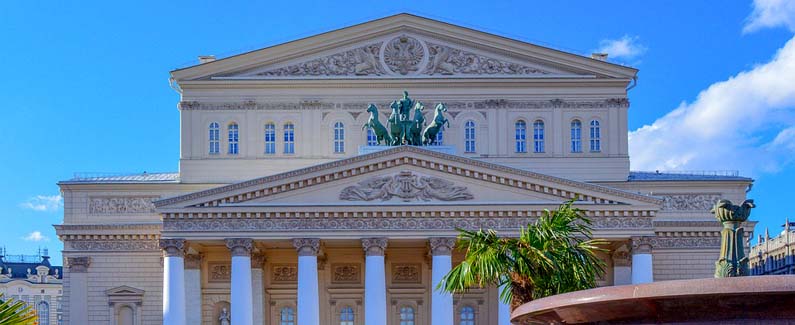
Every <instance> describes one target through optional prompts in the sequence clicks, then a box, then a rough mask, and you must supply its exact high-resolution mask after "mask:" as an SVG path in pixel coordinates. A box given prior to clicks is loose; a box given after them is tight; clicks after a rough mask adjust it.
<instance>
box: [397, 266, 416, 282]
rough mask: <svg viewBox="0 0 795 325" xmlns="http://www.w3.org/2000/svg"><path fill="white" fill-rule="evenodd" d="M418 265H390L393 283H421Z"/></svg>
mask: <svg viewBox="0 0 795 325" xmlns="http://www.w3.org/2000/svg"><path fill="white" fill-rule="evenodd" d="M421 272H422V271H421V268H420V264H392V282H393V283H421V282H422V280H421V279H422V277H421V276H422V274H421Z"/></svg>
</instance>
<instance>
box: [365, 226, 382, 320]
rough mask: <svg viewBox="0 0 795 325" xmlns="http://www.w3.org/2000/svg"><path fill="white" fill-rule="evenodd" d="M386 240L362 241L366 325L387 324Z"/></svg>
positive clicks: (369, 239) (367, 239)
mask: <svg viewBox="0 0 795 325" xmlns="http://www.w3.org/2000/svg"><path fill="white" fill-rule="evenodd" d="M386 244H387V240H386V238H366V239H362V248H364V255H365V262H364V324H386V313H387V310H386V270H385V268H384V249H386Z"/></svg>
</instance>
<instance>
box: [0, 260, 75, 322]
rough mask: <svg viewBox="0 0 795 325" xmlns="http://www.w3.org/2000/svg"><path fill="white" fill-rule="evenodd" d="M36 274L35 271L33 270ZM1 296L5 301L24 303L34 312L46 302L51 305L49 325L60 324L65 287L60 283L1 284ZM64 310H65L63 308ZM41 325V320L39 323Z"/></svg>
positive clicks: (16, 281) (18, 282)
mask: <svg viewBox="0 0 795 325" xmlns="http://www.w3.org/2000/svg"><path fill="white" fill-rule="evenodd" d="M33 272H35V270H33ZM0 294H2V295H3V299H4V300H9V299H13V300H16V301H24V302H25V303H26V304H27V305H28V306H31V308H32V310H36V306H37V304H38V303H39V302H40V301H42V300H44V301H46V302H47V303H48V304H49V307H50V308H49V316H50V317H49V324H51V325H56V324H58V314H60V312H59V311H58V304H59V302H61V301H60V299H62V296H63V286H62V285H61V284H60V283H30V282H27V281H22V280H14V281H10V282H5V283H0ZM62 310H64V309H63V308H62ZM39 323H40V324H41V320H40V321H39Z"/></svg>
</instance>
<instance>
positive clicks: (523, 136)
mask: <svg viewBox="0 0 795 325" xmlns="http://www.w3.org/2000/svg"><path fill="white" fill-rule="evenodd" d="M514 129H515V131H516V132H515V133H516V136H515V137H514V138H515V140H516V152H527V123H525V122H524V121H522V120H518V121H516V123H514Z"/></svg>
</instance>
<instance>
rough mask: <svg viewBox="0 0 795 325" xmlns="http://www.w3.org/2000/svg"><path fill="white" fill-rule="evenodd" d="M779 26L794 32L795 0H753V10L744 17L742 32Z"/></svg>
mask: <svg viewBox="0 0 795 325" xmlns="http://www.w3.org/2000/svg"><path fill="white" fill-rule="evenodd" d="M780 26H783V27H786V28H788V29H789V30H790V31H792V32H795V1H793V0H754V11H753V12H752V13H751V16H749V17H748V18H747V19H746V22H745V27H743V33H750V32H755V31H757V30H760V29H763V28H772V27H780Z"/></svg>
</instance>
